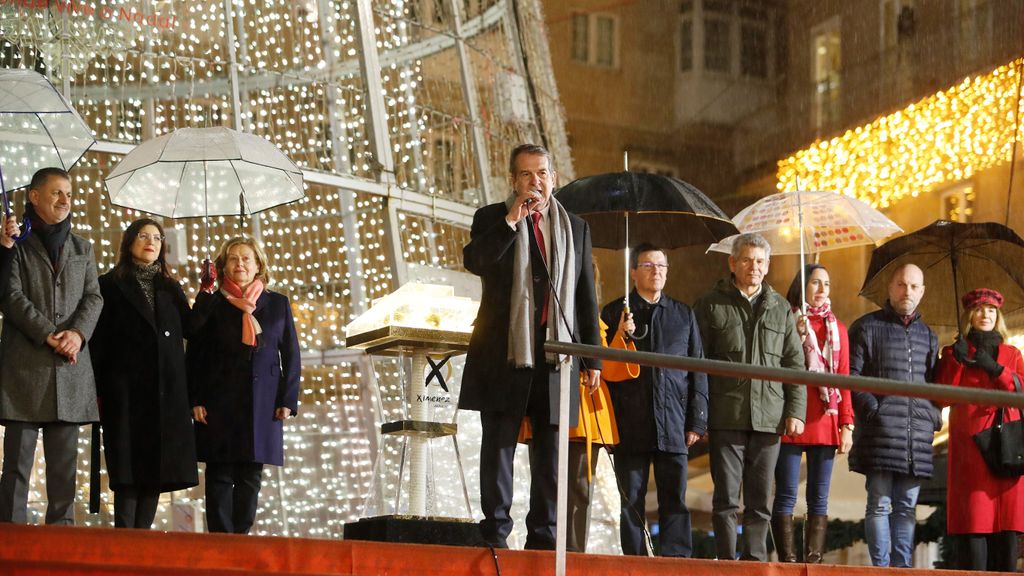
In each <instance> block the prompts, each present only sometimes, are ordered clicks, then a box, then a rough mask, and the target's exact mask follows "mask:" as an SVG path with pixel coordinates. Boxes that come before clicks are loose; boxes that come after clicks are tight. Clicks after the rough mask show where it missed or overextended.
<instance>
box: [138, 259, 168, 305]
mask: <svg viewBox="0 0 1024 576" xmlns="http://www.w3.org/2000/svg"><path fill="white" fill-rule="evenodd" d="M132 268H133V271H134V272H135V280H136V281H138V283H139V288H142V295H143V296H145V297H146V302H148V303H149V307H150V308H153V309H154V310H155V309H156V296H155V294H156V280H157V274H159V273H160V272H161V271H162V270H163V266H161V265H160V263H159V262H153V263H152V264H135V265H134V266H132Z"/></svg>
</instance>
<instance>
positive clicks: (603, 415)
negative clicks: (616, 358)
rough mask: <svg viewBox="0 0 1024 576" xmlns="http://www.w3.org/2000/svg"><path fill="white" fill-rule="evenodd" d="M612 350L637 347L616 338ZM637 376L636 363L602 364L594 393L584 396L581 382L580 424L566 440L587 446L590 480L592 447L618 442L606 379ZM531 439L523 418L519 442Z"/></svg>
mask: <svg viewBox="0 0 1024 576" xmlns="http://www.w3.org/2000/svg"><path fill="white" fill-rule="evenodd" d="M607 331H608V325H607V324H605V323H604V322H603V321H602V322H601V342H604V341H605V333H606V332H607ZM611 347H612V348H619V349H621V350H633V351H636V344H634V343H633V342H626V341H625V340H624V339H623V338H622V336H618V337H616V338H615V339H614V340H613V341H612V343H611ZM639 375H640V365H639V364H626V363H623V362H612V361H610V360H605V361H604V368H603V370H602V372H601V385H600V386H598V388H597V390H595V391H594V393H593V394H588V393H587V386H586V384H584V383H583V382H582V381H581V382H580V419H579V424H577V425H576V426H574V427H572V428H570V429H569V440H572V441H575V442H586V443H587V470H588V479H589V470H590V454H591V449H590V448H591V446H592V445H593V444H602V445H605V446H614V445H616V444H618V443H619V429H618V426H616V424H615V413H614V412H613V411H612V399H611V396H610V395H609V393H608V384H607V382H606V381H605V377H606V376H607V378H608V379H610V380H612V381H619V380H627V379H630V378H636V377H638V376H639ZM532 437H533V432H532V430H531V429H530V419H529V418H523V424H522V426H521V427H520V428H519V442H523V443H525V442H528V441H529V440H530V438H532Z"/></svg>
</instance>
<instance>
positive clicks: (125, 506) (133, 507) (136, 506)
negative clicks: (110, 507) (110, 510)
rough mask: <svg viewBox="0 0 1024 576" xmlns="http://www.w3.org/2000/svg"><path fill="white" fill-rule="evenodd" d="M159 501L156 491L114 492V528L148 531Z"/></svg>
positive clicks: (133, 490) (126, 489)
mask: <svg viewBox="0 0 1024 576" xmlns="http://www.w3.org/2000/svg"><path fill="white" fill-rule="evenodd" d="M159 501H160V492H159V491H158V490H147V489H139V488H118V489H117V490H114V528H141V529H143V530H149V529H150V528H152V527H153V519H154V518H156V506H157V503H158V502H159Z"/></svg>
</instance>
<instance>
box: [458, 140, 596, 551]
mask: <svg viewBox="0 0 1024 576" xmlns="http://www.w3.org/2000/svg"><path fill="white" fill-rule="evenodd" d="M509 182H510V184H511V186H512V193H511V195H510V196H509V197H508V199H506V200H505V201H504V202H499V203H496V204H490V205H488V206H484V207H483V208H480V209H479V210H477V211H476V214H474V215H473V227H472V230H471V231H470V240H469V244H467V245H466V247H465V248H464V249H463V262H464V264H465V266H466V269H467V270H469V271H470V272H472V273H473V274H476V275H477V276H479V277H480V280H481V284H482V289H483V293H482V296H481V299H480V311H479V312H478V313H477V318H476V322H475V323H474V327H473V336H472V338H471V340H470V343H469V352H468V354H467V356H466V366H465V371H464V373H463V377H462V392H461V394H460V397H459V408H461V409H463V410H476V411H479V412H480V425H481V434H482V437H481V440H480V507H481V508H482V509H483V515H484V519H483V520H482V521H481V522H480V531H481V533H482V535H483V537H484V539H485V540H486V541H487V542H488V543H489V544H491V545H492V546H494V547H496V548H507V547H508V544H507V538H508V535H509V533H510V532H511V531H512V516H511V513H510V512H511V508H512V466H513V460H514V457H515V450H516V440H517V438H518V435H519V427H520V424H521V422H522V420H523V417H524V416H525V417H528V418H529V419H530V423H531V425H532V428H533V446H532V449H531V450H530V511H529V513H528V514H527V516H526V529H527V537H526V545H525V547H526V548H527V549H534V550H554V548H555V523H556V503H555V500H556V494H557V486H558V475H557V467H558V466H557V465H558V443H557V438H558V410H559V406H558V398H559V394H558V392H559V390H558V386H559V372H558V370H559V369H560V363H559V360H558V359H557V358H556V356H555V355H551V354H545V352H544V342H545V341H546V340H559V341H562V342H579V343H583V344H591V345H595V346H597V345H599V344H600V331H599V329H598V316H597V298H596V296H595V294H594V273H593V270H592V268H591V256H590V252H591V243H590V228H589V227H588V225H587V223H586V222H584V221H583V220H582V219H581V218H579V217H577V216H575V215H572V214H569V213H568V212H566V210H565V208H563V207H562V205H561V204H559V203H558V201H557V200H556V199H555V198H554V197H553V196H552V195H551V192H552V190H553V189H554V187H555V182H556V175H555V170H554V167H553V166H552V163H551V154H550V153H549V152H548V151H547V150H546V149H545V148H544V147H543V146H537V145H534V144H521V145H519V146H517V147H515V149H513V150H512V153H511V155H510V157H509ZM585 364H586V366H585V371H584V381H585V382H586V383H587V384H588V388H589V389H590V390H591V391H592V390H594V389H596V388H597V386H598V384H599V382H600V375H601V370H600V367H601V365H600V361H597V360H586V361H585ZM561 368H562V369H568V370H572V373H571V374H570V382H573V383H574V385H571V386H570V387H569V390H570V402H571V405H570V407H569V414H570V415H571V422H569V423H568V425H569V426H575V425H576V420H577V419H578V417H579V387H578V386H576V385H575V383H576V382H579V381H580V380H579V374H580V362H579V360H575V359H574V360H573V362H572V363H571V364H562V365H561Z"/></svg>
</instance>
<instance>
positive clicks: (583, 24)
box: [572, 13, 619, 68]
mask: <svg viewBox="0 0 1024 576" xmlns="http://www.w3.org/2000/svg"><path fill="white" fill-rule="evenodd" d="M572 59H573V60H575V61H576V62H582V63H584V64H591V65H593V66H604V67H608V68H614V67H616V66H618V65H619V19H618V17H617V16H615V15H614V14H582V13H580V14H573V17H572Z"/></svg>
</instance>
